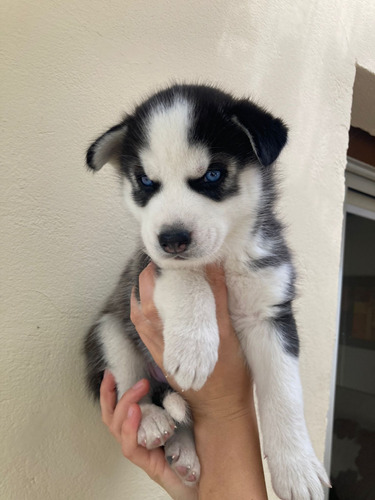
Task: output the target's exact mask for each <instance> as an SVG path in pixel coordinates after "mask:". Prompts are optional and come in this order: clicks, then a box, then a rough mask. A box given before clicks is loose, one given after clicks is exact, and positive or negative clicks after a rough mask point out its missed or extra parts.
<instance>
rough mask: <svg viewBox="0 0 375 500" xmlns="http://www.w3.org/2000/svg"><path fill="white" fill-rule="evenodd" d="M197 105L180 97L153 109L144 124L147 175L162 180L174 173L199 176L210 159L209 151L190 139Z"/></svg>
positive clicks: (144, 158) (144, 159)
mask: <svg viewBox="0 0 375 500" xmlns="http://www.w3.org/2000/svg"><path fill="white" fill-rule="evenodd" d="M193 126H194V107H193V104H192V103H191V102H189V101H188V100H185V99H183V98H181V97H180V98H178V99H176V100H174V101H173V102H172V103H169V104H165V103H163V104H159V105H158V106H156V107H155V108H153V109H152V110H150V113H149V116H148V119H147V121H146V123H145V133H146V141H145V146H144V147H143V149H142V150H141V151H140V158H141V161H142V164H143V167H144V169H145V171H146V173H147V175H148V176H149V177H151V178H153V179H155V180H159V179H160V180H161V179H163V178H165V177H166V176H169V175H171V173H173V175H174V176H181V177H183V178H187V177H199V176H201V175H203V174H204V173H205V171H206V170H207V167H208V165H209V162H210V155H209V150H208V148H206V147H205V146H204V145H203V144H199V143H194V142H193V141H192V140H191V137H192V134H191V130H192V127H193Z"/></svg>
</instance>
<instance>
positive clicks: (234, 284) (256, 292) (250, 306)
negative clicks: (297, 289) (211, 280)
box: [226, 264, 291, 328]
mask: <svg viewBox="0 0 375 500" xmlns="http://www.w3.org/2000/svg"><path fill="white" fill-rule="evenodd" d="M290 275H291V268H290V265H289V264H283V265H281V266H279V267H267V268H264V269H258V270H252V269H251V268H247V267H246V268H245V267H243V268H242V269H241V270H240V271H239V270H235V271H234V270H233V268H230V267H228V268H226V281H227V286H228V295H229V310H230V313H231V317H232V320H233V321H234V326H235V327H236V328H237V327H241V325H242V324H243V323H244V322H246V324H247V326H249V323H250V324H252V323H254V322H258V321H260V320H262V319H266V318H270V317H271V316H273V315H274V314H275V306H277V305H279V304H282V303H283V302H285V300H287V295H288V293H287V291H288V286H289V282H290Z"/></svg>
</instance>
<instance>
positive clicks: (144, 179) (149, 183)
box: [141, 175, 154, 187]
mask: <svg viewBox="0 0 375 500" xmlns="http://www.w3.org/2000/svg"><path fill="white" fill-rule="evenodd" d="M141 182H142V184H143V185H144V186H147V187H150V186H153V185H154V183H153V182H152V180H151V179H149V178H148V177H147V175H142V177H141Z"/></svg>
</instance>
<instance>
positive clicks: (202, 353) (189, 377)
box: [164, 332, 219, 391]
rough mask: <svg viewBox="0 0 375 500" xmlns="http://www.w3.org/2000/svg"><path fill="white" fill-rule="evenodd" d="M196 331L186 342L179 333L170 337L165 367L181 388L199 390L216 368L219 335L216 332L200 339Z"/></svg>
mask: <svg viewBox="0 0 375 500" xmlns="http://www.w3.org/2000/svg"><path fill="white" fill-rule="evenodd" d="M194 333H195V332H192V334H191V336H189V339H188V341H185V342H181V340H180V339H181V337H179V336H178V335H174V336H173V337H172V338H173V340H172V338H171V337H170V338H169V341H168V342H167V343H166V345H165V349H164V368H165V370H166V371H167V373H168V374H170V375H172V376H173V378H174V379H175V381H176V382H177V384H178V385H179V386H180V387H181V389H183V390H187V389H191V388H192V389H194V390H195V391H198V390H199V389H201V387H202V386H203V385H204V383H205V382H206V380H207V377H208V376H209V375H210V374H211V373H212V371H213V369H214V368H215V365H216V362H217V357H218V347H219V335H218V333H217V332H216V334H213V335H210V336H207V337H208V340H205V341H203V340H202V339H201V340H200V341H199V340H198V339H197V338H194Z"/></svg>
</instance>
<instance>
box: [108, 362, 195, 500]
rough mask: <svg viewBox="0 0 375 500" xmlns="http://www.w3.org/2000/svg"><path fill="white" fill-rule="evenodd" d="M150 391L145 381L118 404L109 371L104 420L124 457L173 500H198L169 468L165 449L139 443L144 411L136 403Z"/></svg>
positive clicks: (192, 491) (190, 489)
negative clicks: (138, 434)
mask: <svg viewBox="0 0 375 500" xmlns="http://www.w3.org/2000/svg"><path fill="white" fill-rule="evenodd" d="M149 389H150V384H149V382H148V380H146V379H142V380H140V381H139V382H137V384H135V385H134V386H133V387H132V388H131V389H129V390H128V391H126V392H125V394H124V395H123V396H122V398H121V399H120V401H119V402H118V403H117V394H116V382H115V379H114V377H113V375H112V374H111V373H110V372H108V371H106V372H105V375H104V378H103V381H102V384H101V387H100V406H101V410H102V420H103V422H104V423H105V424H106V426H107V427H108V428H109V430H110V432H111V434H112V435H113V436H114V437H115V438H116V440H117V441H118V442H119V443H120V444H121V448H122V453H123V455H124V456H125V457H126V458H128V459H129V460H130V461H131V462H133V463H134V464H135V465H137V466H138V467H140V468H141V469H143V470H144V471H145V472H146V473H147V474H148V476H149V477H150V478H151V479H152V480H153V481H155V482H156V483H158V484H159V485H160V486H161V487H162V488H164V489H165V490H166V491H167V492H168V493H169V495H170V496H171V497H172V498H173V499H175V500H196V499H197V498H198V495H197V490H196V489H195V488H192V487H188V486H185V485H184V484H183V483H182V481H181V479H180V478H179V477H177V475H176V474H175V473H174V472H173V470H172V469H171V468H170V467H169V465H168V463H167V461H166V459H165V456H164V452H163V449H162V448H155V449H153V450H147V449H146V448H144V447H143V446H140V445H139V444H138V442H137V433H138V427H139V424H140V422H141V419H142V413H141V409H140V407H139V405H138V404H137V403H138V402H139V400H140V399H142V398H143V397H144V396H145V395H146V394H147V393H148V392H149ZM116 403H117V404H116Z"/></svg>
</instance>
